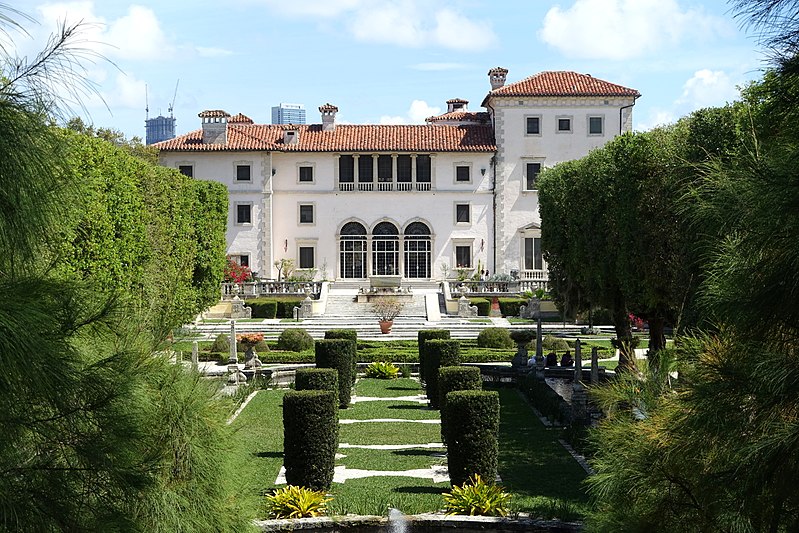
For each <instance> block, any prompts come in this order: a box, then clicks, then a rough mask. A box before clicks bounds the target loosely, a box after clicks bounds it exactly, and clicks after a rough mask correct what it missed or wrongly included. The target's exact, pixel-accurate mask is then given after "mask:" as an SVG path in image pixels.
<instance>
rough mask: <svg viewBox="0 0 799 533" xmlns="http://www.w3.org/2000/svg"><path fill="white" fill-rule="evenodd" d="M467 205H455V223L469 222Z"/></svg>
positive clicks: (469, 214)
mask: <svg viewBox="0 0 799 533" xmlns="http://www.w3.org/2000/svg"><path fill="white" fill-rule="evenodd" d="M469 208H470V205H469V204H455V222H457V223H466V224H468V223H469V222H471V213H470V209H469Z"/></svg>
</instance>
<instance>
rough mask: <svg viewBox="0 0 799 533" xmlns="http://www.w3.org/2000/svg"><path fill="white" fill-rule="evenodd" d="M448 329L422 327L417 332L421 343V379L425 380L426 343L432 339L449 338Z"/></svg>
mask: <svg viewBox="0 0 799 533" xmlns="http://www.w3.org/2000/svg"><path fill="white" fill-rule="evenodd" d="M449 336H450V334H449V330H448V329H421V330H419V333H417V334H416V338H417V339H418V343H419V380H420V381H421V382H422V383H424V382H425V375H424V373H425V364H424V343H425V342H426V341H428V340H432V339H449Z"/></svg>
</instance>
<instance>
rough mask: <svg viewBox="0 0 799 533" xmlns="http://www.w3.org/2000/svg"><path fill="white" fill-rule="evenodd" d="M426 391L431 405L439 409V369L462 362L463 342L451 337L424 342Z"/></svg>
mask: <svg viewBox="0 0 799 533" xmlns="http://www.w3.org/2000/svg"><path fill="white" fill-rule="evenodd" d="M424 364H425V370H424V375H425V392H426V393H427V399H428V401H429V402H430V407H432V408H433V409H438V406H439V401H438V369H439V368H441V367H442V366H457V365H459V364H461V344H460V342H458V341H456V340H451V339H430V340H428V341H425V343H424Z"/></svg>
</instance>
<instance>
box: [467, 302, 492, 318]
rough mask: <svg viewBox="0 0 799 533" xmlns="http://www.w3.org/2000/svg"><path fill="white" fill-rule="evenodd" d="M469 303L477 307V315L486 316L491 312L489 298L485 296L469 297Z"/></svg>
mask: <svg viewBox="0 0 799 533" xmlns="http://www.w3.org/2000/svg"><path fill="white" fill-rule="evenodd" d="M469 305H474V306H476V307H477V316H488V315H489V314H490V313H491V300H488V299H486V298H469Z"/></svg>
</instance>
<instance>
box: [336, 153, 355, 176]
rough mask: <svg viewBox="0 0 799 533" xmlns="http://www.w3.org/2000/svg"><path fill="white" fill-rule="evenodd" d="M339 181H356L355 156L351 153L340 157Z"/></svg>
mask: <svg viewBox="0 0 799 533" xmlns="http://www.w3.org/2000/svg"><path fill="white" fill-rule="evenodd" d="M338 181H339V183H352V182H353V181H355V158H354V157H352V156H351V155H342V156H341V157H339V158H338Z"/></svg>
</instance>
